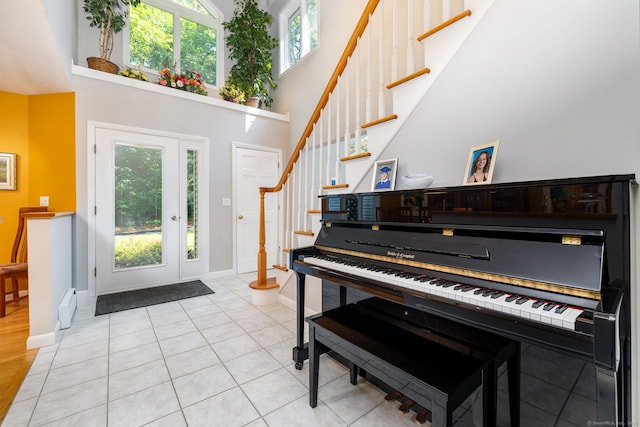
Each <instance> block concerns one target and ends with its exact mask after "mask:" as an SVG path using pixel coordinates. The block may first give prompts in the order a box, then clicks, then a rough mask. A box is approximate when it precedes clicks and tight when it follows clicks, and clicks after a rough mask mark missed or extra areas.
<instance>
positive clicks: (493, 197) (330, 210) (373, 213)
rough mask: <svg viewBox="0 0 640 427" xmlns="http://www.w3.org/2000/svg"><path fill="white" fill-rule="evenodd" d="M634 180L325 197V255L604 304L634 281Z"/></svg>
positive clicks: (573, 180) (620, 177) (321, 240)
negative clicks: (605, 294)
mask: <svg viewBox="0 0 640 427" xmlns="http://www.w3.org/2000/svg"><path fill="white" fill-rule="evenodd" d="M634 180H635V176H634V175H612V176H597V177H586V178H569V179H558V180H544V181H530V182H516V183H504V184H490V185H478V186H459V187H448V188H426V189H418V190H399V191H390V192H374V193H356V194H339V195H324V196H320V199H321V202H322V221H323V223H324V227H323V230H322V233H327V235H324V234H322V233H321V235H320V236H319V237H318V240H317V241H316V245H321V246H325V247H327V248H332V250H333V251H336V250H344V251H345V252H346V253H359V254H363V253H365V254H366V253H368V254H370V255H368V256H372V257H382V258H381V259H383V260H385V261H389V262H395V263H408V264H409V265H411V264H412V263H418V265H419V268H424V266H425V265H428V266H432V267H436V266H441V267H440V268H441V270H440V271H443V270H442V269H447V268H453V269H454V272H457V271H458V270H463V271H464V273H465V274H467V273H469V274H472V276H473V277H482V278H483V279H484V280H496V281H497V280H499V281H505V280H507V281H508V280H513V281H514V283H517V284H518V285H522V283H524V284H525V286H531V287H538V286H540V285H541V286H543V287H545V286H547V284H548V285H552V286H554V287H560V288H566V289H567V290H570V291H571V292H573V290H578V291H584V293H586V294H587V295H589V296H588V297H589V298H594V299H595V298H598V297H599V293H600V291H601V290H602V286H603V284H604V285H606V283H609V282H612V281H613V280H614V279H620V280H622V281H625V282H626V281H628V280H629V275H630V273H629V266H628V264H627V263H625V261H624V260H625V259H626V258H625V257H624V256H622V255H623V254H624V253H628V247H627V246H628V240H627V239H624V238H623V234H624V233H623V232H624V230H627V229H628V224H627V223H628V212H629V206H628V188H629V183H630V182H634ZM329 226H332V227H333V228H339V230H333V231H332V230H331V229H330V228H329ZM347 235H348V238H347V237H346V236H347ZM372 236H375V237H372ZM370 239H373V241H370ZM625 242H627V243H625ZM385 245H389V247H387V246H385ZM442 266H444V267H442ZM485 273H486V274H485ZM554 291H555V290H554Z"/></svg>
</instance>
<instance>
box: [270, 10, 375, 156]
mask: <svg viewBox="0 0 640 427" xmlns="http://www.w3.org/2000/svg"><path fill="white" fill-rule="evenodd" d="M366 4H367V1H366V0H349V1H343V0H325V1H320V2H318V7H319V8H320V9H319V12H320V16H319V26H320V28H319V38H320V40H319V47H318V48H317V49H316V50H314V51H312V52H310V53H309V54H308V55H307V56H306V57H305V58H304V59H303V60H302V61H300V62H299V63H298V64H296V65H294V66H293V67H292V68H290V69H289V70H287V71H286V72H285V73H284V74H282V75H280V76H279V77H278V78H279V82H278V84H279V86H278V89H277V90H276V92H275V94H274V95H275V96H274V102H273V105H272V110H274V111H287V112H289V114H290V116H291V129H290V134H289V137H290V139H291V144H292V145H293V146H295V144H297V143H298V139H299V138H300V135H301V134H302V131H303V130H304V128H305V126H306V125H307V122H308V121H309V117H311V113H313V110H314V109H315V107H316V104H317V103H318V100H319V99H320V95H321V94H322V91H324V89H325V87H326V85H327V82H328V81H329V78H330V77H331V74H332V73H333V71H334V69H335V68H336V65H337V64H338V60H339V59H340V56H341V55H342V52H343V51H344V48H345V47H346V45H347V42H348V41H349V38H350V37H351V34H352V33H353V30H354V28H355V26H356V23H357V21H358V19H359V18H360V15H361V14H362V11H363V10H364V7H365V6H366ZM277 12H278V11H273V12H272V14H273V15H274V19H275V20H277V19H278V18H277ZM274 34H277V33H274ZM277 64H279V60H278V57H277V56H275V57H274V71H275V72H276V73H279V72H280V70H278V69H277Z"/></svg>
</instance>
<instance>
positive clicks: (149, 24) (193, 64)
mask: <svg viewBox="0 0 640 427" xmlns="http://www.w3.org/2000/svg"><path fill="white" fill-rule="evenodd" d="M176 3H178V4H181V5H183V6H186V7H188V8H189V9H192V10H195V11H197V12H199V13H202V14H203V15H206V16H210V14H209V13H208V12H207V11H206V10H205V9H204V8H203V7H202V5H201V4H200V3H199V2H197V1H196V0H179V1H176ZM179 25H180V28H179V31H180V46H179V52H174V30H177V29H174V27H173V13H171V12H170V11H166V10H162V9H160V8H158V7H155V6H151V5H149V4H146V3H141V4H140V5H139V6H138V7H137V8H135V9H132V10H131V29H130V37H129V51H130V61H131V63H133V64H136V65H138V66H141V67H145V68H149V69H152V70H161V69H163V68H169V69H170V70H171V71H172V72H175V73H179V72H181V71H187V70H191V71H197V72H198V73H199V74H200V75H201V76H202V78H203V80H204V81H206V82H207V83H210V84H213V85H215V84H217V75H216V70H217V32H216V30H215V29H214V28H211V27H208V26H206V25H202V24H200V23H197V22H194V21H193V20H190V19H187V18H184V17H181V18H180V20H179Z"/></svg>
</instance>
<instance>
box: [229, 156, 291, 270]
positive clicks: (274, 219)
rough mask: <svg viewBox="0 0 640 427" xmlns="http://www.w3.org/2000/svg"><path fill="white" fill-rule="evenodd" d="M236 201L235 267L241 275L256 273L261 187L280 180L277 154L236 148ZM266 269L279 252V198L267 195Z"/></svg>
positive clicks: (270, 185)
mask: <svg viewBox="0 0 640 427" xmlns="http://www.w3.org/2000/svg"><path fill="white" fill-rule="evenodd" d="M234 154H235V156H234V158H235V171H236V172H235V188H236V194H235V200H236V209H235V213H236V218H235V221H236V263H237V272H238V274H242V273H248V272H252V271H256V270H257V265H258V244H259V232H260V223H259V221H260V192H259V188H260V187H273V186H275V185H276V184H277V183H278V179H279V178H280V167H279V158H280V153H279V152H278V151H269V150H265V149H261V148H259V147H256V148H249V147H239V146H235V147H234ZM265 227H266V228H265V235H266V245H265V250H266V252H267V268H271V266H272V265H273V264H274V263H275V262H276V254H277V249H278V235H277V230H278V195H277V193H267V194H266V195H265Z"/></svg>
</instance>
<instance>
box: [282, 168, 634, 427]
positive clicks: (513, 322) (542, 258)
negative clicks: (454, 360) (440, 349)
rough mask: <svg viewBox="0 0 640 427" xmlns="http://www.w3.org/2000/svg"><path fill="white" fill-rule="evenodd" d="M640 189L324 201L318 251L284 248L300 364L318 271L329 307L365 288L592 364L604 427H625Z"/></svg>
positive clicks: (592, 185)
mask: <svg viewBox="0 0 640 427" xmlns="http://www.w3.org/2000/svg"><path fill="white" fill-rule="evenodd" d="M632 184H635V176H634V175H617V176H597V177H586V178H570V179H558V180H543V181H530V182H516V183H505V184H492V185H479V186H460V187H447V188H427V189H420V190H401V191H387V192H375V193H358V194H340V195H325V196H321V200H322V220H321V222H322V228H321V230H320V232H319V234H318V236H317V239H316V241H315V244H314V246H311V247H306V248H299V249H295V250H292V251H291V253H290V266H291V268H292V269H293V270H294V271H295V273H296V275H297V279H298V295H297V310H298V318H297V346H296V347H294V349H293V358H294V362H295V363H296V367H297V368H298V369H300V368H301V367H302V363H303V361H304V360H306V359H307V357H308V349H307V344H306V343H304V338H303V326H304V290H305V276H306V275H310V276H314V277H317V278H320V279H322V283H323V307H322V309H323V311H326V310H329V309H331V308H335V307H337V306H340V305H344V304H346V303H349V302H351V300H353V299H358V298H362V293H365V294H367V295H370V296H371V295H373V296H376V297H379V298H383V299H385V300H388V301H392V302H394V303H397V304H402V305H404V306H408V307H411V308H412V309H417V310H420V311H422V312H425V313H429V314H430V315H435V316H439V317H442V318H445V319H448V320H449V321H455V322H460V323H462V324H465V325H469V326H474V327H478V328H482V329H484V330H486V331H489V332H492V333H495V334H497V335H501V336H504V337H507V338H509V339H513V340H517V341H519V342H523V343H534V344H536V345H539V346H543V347H545V348H548V349H551V350H554V351H557V352H561V353H563V354H567V355H570V356H571V357H576V358H579V359H582V360H586V361H589V362H592V363H593V364H594V366H595V370H596V383H597V391H596V396H597V408H596V411H597V417H598V420H597V421H602V422H605V421H606V422H615V425H626V423H628V422H629V421H630V419H631V402H632V400H631V323H630V319H631V316H630V313H631V311H630V306H629V304H630V297H629V296H630V289H629V286H630V229H629V222H630V218H629V196H630V186H631V185H632ZM357 295H360V296H357Z"/></svg>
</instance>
